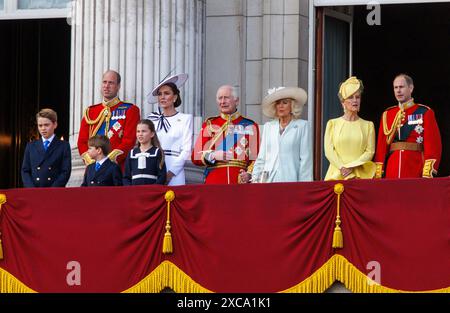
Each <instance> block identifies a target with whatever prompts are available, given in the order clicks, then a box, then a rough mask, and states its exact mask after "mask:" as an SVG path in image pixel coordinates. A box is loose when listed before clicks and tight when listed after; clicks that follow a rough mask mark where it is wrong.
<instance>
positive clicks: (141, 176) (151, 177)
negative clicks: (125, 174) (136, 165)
mask: <svg viewBox="0 0 450 313" xmlns="http://www.w3.org/2000/svg"><path fill="white" fill-rule="evenodd" d="M139 178H148V179H158V176H155V175H147V174H139V175H134V176H133V177H132V179H139Z"/></svg>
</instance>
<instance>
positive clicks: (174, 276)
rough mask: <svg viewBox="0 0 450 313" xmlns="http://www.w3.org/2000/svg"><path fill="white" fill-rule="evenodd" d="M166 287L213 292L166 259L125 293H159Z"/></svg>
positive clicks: (174, 289)
mask: <svg viewBox="0 0 450 313" xmlns="http://www.w3.org/2000/svg"><path fill="white" fill-rule="evenodd" d="M164 288H171V289H172V290H173V291H175V292H177V293H211V292H212V291H210V290H208V289H206V288H203V287H202V286H200V285H199V284H198V283H196V282H195V281H194V280H193V279H192V278H191V277H189V276H188V275H187V274H185V273H184V272H183V271H182V270H180V269H179V268H178V267H177V266H176V265H175V264H173V263H171V262H169V261H164V262H163V263H161V264H160V265H159V266H158V267H157V268H155V270H153V272H151V273H150V274H149V275H148V276H147V277H145V278H144V279H143V280H142V281H140V282H139V283H137V284H136V285H134V286H133V287H131V288H129V289H127V290H125V291H123V293H158V292H161V291H162V290H164Z"/></svg>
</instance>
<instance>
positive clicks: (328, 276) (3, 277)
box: [0, 254, 450, 293]
mask: <svg viewBox="0 0 450 313" xmlns="http://www.w3.org/2000/svg"><path fill="white" fill-rule="evenodd" d="M335 281H340V282H342V283H343V284H344V285H345V287H346V288H347V289H349V290H350V291H352V292H355V293H450V287H447V288H442V289H436V290H427V291H405V290H397V289H392V288H388V287H384V286H381V285H378V284H377V283H376V282H374V281H372V280H370V279H369V278H368V277H367V275H366V274H364V273H362V272H361V271H360V270H358V269H357V268H356V267H355V266H354V265H353V264H351V263H350V262H349V261H348V260H347V259H346V258H345V257H343V256H342V255H339V254H335V255H334V256H333V257H332V258H330V259H329V260H328V261H327V262H326V263H325V264H324V265H323V266H322V267H321V268H319V269H318V270H317V271H316V272H314V274H312V275H311V276H310V277H308V278H307V279H305V280H304V281H303V282H301V283H300V284H298V285H296V286H294V287H291V288H289V289H286V290H283V291H280V292H281V293H322V292H324V291H326V290H327V289H328V288H330V287H331V285H333V283H334V282H335ZM164 288H171V289H172V290H173V291H175V292H177V293H212V291H211V290H208V289H206V288H204V287H202V286H201V285H200V284H198V283H196V282H195V281H194V280H193V279H192V278H191V277H189V276H188V275H187V274H186V273H184V272H183V271H182V270H181V269H179V268H178V267H177V266H176V265H175V264H173V263H171V262H169V261H164V262H163V263H161V264H160V265H159V266H158V267H157V268H155V269H154V270H153V272H151V273H150V274H149V275H148V276H147V277H145V278H144V279H143V280H142V281H140V282H139V283H137V284H136V285H134V286H133V287H131V288H129V289H127V290H125V291H123V293H159V292H161V291H162V290H164ZM0 293H36V291H34V290H33V289H31V288H29V287H27V286H26V285H25V284H23V283H22V282H20V281H19V280H18V279H17V278H16V277H14V276H13V275H11V274H10V273H8V272H7V271H5V270H3V269H2V268H0Z"/></svg>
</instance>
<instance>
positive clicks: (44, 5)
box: [0, 0, 72, 10]
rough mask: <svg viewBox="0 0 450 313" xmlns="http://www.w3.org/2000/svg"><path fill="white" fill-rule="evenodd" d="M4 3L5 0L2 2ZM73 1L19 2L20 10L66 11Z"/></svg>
mask: <svg viewBox="0 0 450 313" xmlns="http://www.w3.org/2000/svg"><path fill="white" fill-rule="evenodd" d="M0 1H1V2H2V3H3V0H0ZM71 1H72V0H19V2H18V8H19V9H21V10H30V9H65V8H67V5H68V3H69V2H71Z"/></svg>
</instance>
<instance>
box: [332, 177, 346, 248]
mask: <svg viewBox="0 0 450 313" xmlns="http://www.w3.org/2000/svg"><path fill="white" fill-rule="evenodd" d="M343 192H344V185H342V184H336V185H335V186H334V193H335V194H337V215H336V227H335V228H334V233H333V248H334V249H342V248H343V247H344V238H343V236H342V230H341V227H340V225H341V216H340V215H339V214H340V205H341V194H342V193H343Z"/></svg>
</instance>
